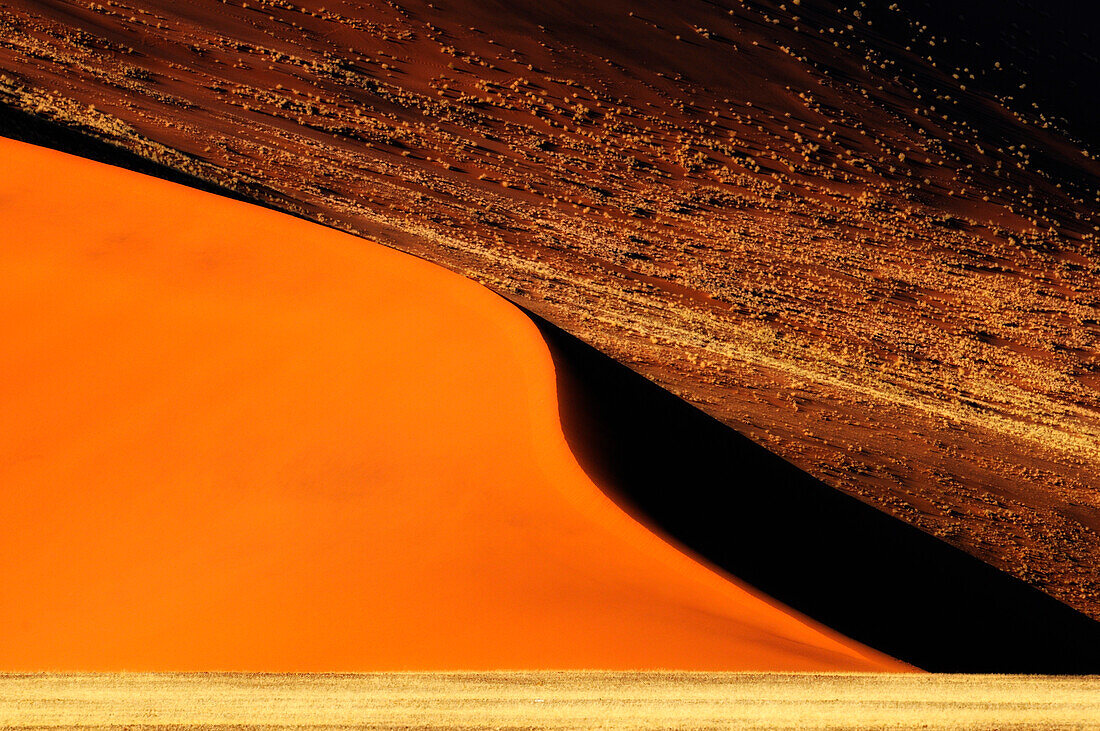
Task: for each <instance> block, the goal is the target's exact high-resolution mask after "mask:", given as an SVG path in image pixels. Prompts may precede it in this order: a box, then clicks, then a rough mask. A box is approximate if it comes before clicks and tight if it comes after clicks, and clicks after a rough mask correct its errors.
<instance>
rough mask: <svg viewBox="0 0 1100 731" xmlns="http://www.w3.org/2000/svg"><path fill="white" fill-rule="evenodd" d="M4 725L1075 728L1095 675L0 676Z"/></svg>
mask: <svg viewBox="0 0 1100 731" xmlns="http://www.w3.org/2000/svg"><path fill="white" fill-rule="evenodd" d="M0 725H3V726H4V727H5V728H67V727H68V728H75V727H80V728H89V727H90V728H96V727H100V728H102V727H113V728H120V727H126V728H141V727H156V728H165V727H170V728H195V729H198V728H242V727H250V728H257V727H258V728H296V729H308V728H326V729H332V728H360V729H410V728H416V729H493V728H495V729H579V728H585V729H589V728H590V729H597V728H598V729H662V730H664V729H679V730H680V731H689V730H690V731H694V730H696V729H729V728H738V729H745V728H752V729H810V728H814V729H818V728H834V729H844V728H858V729H868V728H891V729H899V728H905V729H908V728H920V729H930V728H934V729H1029V730H1030V729H1086V728H1092V729H1095V728H1100V677H1097V676H1078V677H1072V676H1024V675H931V674H900V673H890V674H855V675H851V674H849V675H825V674H761V673H668V672H664V673H607V672H585V673H578V672H561V673H549V672H537V673H484V674H481V673H477V674H475V673H460V674H459V673H455V674H443V673H412V674H406V673H397V674H371V675H296V676H295V675H142V674H128V675H98V676H97V675H76V676H64V675H25V676H3V675H0Z"/></svg>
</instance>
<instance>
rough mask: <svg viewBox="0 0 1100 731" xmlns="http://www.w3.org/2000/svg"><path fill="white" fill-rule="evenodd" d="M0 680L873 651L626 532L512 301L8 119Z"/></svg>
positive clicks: (0, 393) (725, 660)
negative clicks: (26, 673) (33, 132)
mask: <svg viewBox="0 0 1100 731" xmlns="http://www.w3.org/2000/svg"><path fill="white" fill-rule="evenodd" d="M0 214H2V216H3V221H4V227H3V230H4V235H3V242H2V246H0V272H2V275H0V276H2V278H3V279H2V286H0V312H2V313H3V320H2V323H0V585H2V586H3V590H2V599H0V669H2V670H34V669H62V670H76V669H80V670H118V669H127V670H150V669H158V670H200V669H238V670H271V671H297V670H301V671H307V670H309V671H313V670H391V669H451V668H454V669H458V668H469V669H479V668H520V667H523V668H561V667H577V668H586V667H601V668H654V667H668V668H695V669H753V670H881V669H902V668H903V666H901V665H899V664H898V663H895V662H894V661H892V660H890V659H888V658H885V657H883V656H881V655H879V654H877V653H874V652H872V651H869V650H867V649H866V648H862V647H861V646H858V645H856V644H855V643H853V642H851V641H848V640H846V639H845V638H843V637H840V636H838V635H836V634H835V633H832V632H830V631H828V630H826V629H824V628H821V627H818V626H815V625H812V624H811V623H808V622H807V621H805V620H803V619H800V618H798V617H796V616H794V615H792V614H791V613H790V612H789V611H787V610H785V609H782V608H780V607H778V606H777V605H775V604H773V603H771V602H769V601H768V600H766V599H764V598H762V597H760V596H758V595H756V594H754V593H753V592H752V591H751V590H748V589H746V588H743V587H742V586H739V585H738V584H737V583H736V582H735V581H731V580H729V579H728V578H725V577H723V576H720V575H719V574H718V573H715V572H714V571H712V570H710V569H709V568H707V567H705V566H703V565H702V564H700V563H697V562H696V561H695V560H693V559H692V558H690V557H688V556H686V555H684V554H683V553H681V552H679V551H677V550H676V549H674V548H673V547H671V546H670V545H668V544H667V543H665V542H664V541H662V540H661V539H660V538H659V537H657V536H656V535H654V534H653V533H651V532H649V531H648V530H646V529H645V528H644V527H643V526H641V525H640V524H638V523H636V522H635V521H633V520H632V519H630V518H629V517H628V516H626V515H625V514H624V513H623V512H622V511H621V510H619V509H618V508H617V507H616V506H615V505H614V504H613V503H612V502H610V501H609V500H608V499H607V498H606V497H605V496H604V495H603V494H602V493H601V492H600V491H599V490H598V488H597V487H596V486H595V485H594V484H593V483H592V482H591V481H590V480H589V479H588V477H587V476H586V475H585V473H584V472H583V471H582V470H581V469H580V468H579V466H578V465H577V463H576V461H575V460H574V458H573V456H572V455H571V453H570V452H569V449H568V447H567V445H566V443H565V441H564V438H563V436H562V433H561V427H560V423H559V421H558V415H557V403H556V393H555V388H554V371H553V365H552V362H551V359H550V357H549V353H548V351H547V348H546V345H545V343H544V342H543V341H542V340H541V339H540V337H539V334H538V332H537V331H536V329H535V327H534V325H533V324H532V323H531V322H530V321H529V320H528V319H527V318H526V317H525V316H524V315H523V314H522V313H521V312H520V311H518V310H517V309H516V308H514V307H513V306H512V305H510V304H508V303H507V302H506V301H504V300H502V299H500V298H498V297H497V296H496V295H494V294H492V293H491V292H489V291H488V290H486V289H484V288H482V287H480V286H478V285H477V284H475V283H473V282H470V281H468V280H466V279H463V278H461V277H459V276H456V275H454V274H451V273H449V272H446V271H444V270H442V269H440V268H437V267H435V266H432V265H430V264H427V263H425V262H422V261H420V260H417V259H415V258H412V257H410V256H407V255H404V254H400V253H397V252H394V251H391V250H388V249H386V248H383V247H381V246H378V245H375V244H371V243H367V242H364V241H362V240H360V239H357V238H354V237H352V236H348V235H344V234H340V233H337V232H333V231H330V230H327V229H325V228H323V227H321V226H317V225H313V224H310V223H307V222H303V221H300V220H296V219H293V218H291V217H288V216H285V215H281V214H277V213H273V212H270V211H266V210H263V209H260V208H257V207H253V206H248V205H244V204H241V203H237V202H234V201H230V200H226V199H222V198H218V197H216V196H213V195H208V194H205V193H200V192H197V191H194V190H191V189H187V188H184V187H180V186H177V185H173V184H170V183H166V182H163V181H160V180H155V179H152V178H147V177H143V176H140V175H137V174H134V173H131V172H128V171H124V170H119V169H115V168H111V167H107V166H104V165H100V164H97V163H92V162H88V161H86V160H82V159H78V158H74V157H70V156H67V155H63V154H60V153H56V152H53V151H49V150H44V149H40V148H36V147H31V146H28V145H24V144H21V143H16V142H11V141H8V140H3V139H0Z"/></svg>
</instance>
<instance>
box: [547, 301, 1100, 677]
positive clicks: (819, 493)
mask: <svg viewBox="0 0 1100 731" xmlns="http://www.w3.org/2000/svg"><path fill="white" fill-rule="evenodd" d="M535 320H536V322H537V323H538V325H539V328H540V329H541V330H542V332H543V335H544V337H545V338H546V339H547V342H548V343H549V344H550V347H551V352H552V353H553V354H554V358H555V361H556V362H557V364H558V377H559V382H560V393H561V394H562V396H561V399H562V404H563V405H564V406H565V408H563V409H562V423H563V426H564V428H565V433H566V435H567V436H568V437H569V441H570V444H571V445H572V447H573V449H574V453H575V454H576V455H577V457H578V459H579V460H580V462H581V464H582V465H584V467H585V469H586V470H587V471H588V472H589V474H591V475H592V476H593V477H594V479H596V481H597V482H599V483H600V484H601V485H604V486H606V487H608V488H609V489H610V494H611V495H613V496H614V497H615V498H616V499H617V500H618V501H619V502H620V503H621V504H622V505H623V506H624V507H625V508H626V509H627V510H630V511H632V512H635V513H637V514H638V515H639V516H641V517H643V519H644V520H646V521H647V522H652V523H653V524H654V525H655V527H656V528H658V529H660V530H662V531H664V532H665V533H667V534H668V535H671V536H672V537H674V538H675V539H677V540H678V541H680V542H681V543H682V544H683V545H685V546H687V547H688V548H690V549H691V550H693V551H695V552H697V553H698V554H699V555H702V556H704V557H705V558H707V559H709V560H710V561H712V562H713V563H714V564H715V565H717V566H720V567H722V568H724V569H726V570H727V571H730V572H731V573H733V574H735V575H737V576H739V577H741V578H742V579H744V580H746V581H748V582H749V583H751V584H753V585H754V586H756V587H757V588H759V589H761V590H763V591H765V592H767V593H768V594H770V595H771V596H773V597H776V598H778V599H780V600H781V601H783V602H785V603H786V604H788V605H789V606H792V607H794V608H796V609H798V610H799V611H801V612H804V613H806V614H807V615H809V616H811V617H813V618H815V619H817V620H819V621H821V622H824V623H826V624H828V625H829V626H831V627H834V628H836V629H839V630H841V631H842V632H844V633H846V634H847V635H849V636H851V637H854V638H856V639H858V640H860V641H862V642H865V643H867V644H869V645H871V646H873V647H876V648H878V649H880V650H883V651H884V652H888V653H890V654H891V655H893V656H894V657H898V658H901V659H903V660H905V661H907V662H910V663H912V664H914V665H917V666H919V667H922V668H925V669H927V670H934V671H939V672H986V673H1050V674H1092V673H1097V672H1100V624H1098V623H1097V622H1095V621H1094V620H1092V619H1090V618H1089V617H1087V616H1085V615H1083V614H1080V613H1078V612H1076V611H1074V610H1073V609H1070V608H1069V607H1067V606H1066V605H1064V604H1062V603H1061V602H1058V601H1056V600H1054V599H1052V598H1051V597H1049V596H1046V595H1045V594H1043V593H1042V592H1039V591H1038V590H1036V589H1034V588H1033V587H1031V586H1028V585H1027V584H1025V583H1023V582H1021V581H1019V580H1017V579H1015V578H1013V577H1011V576H1009V575H1007V574H1004V573H1001V572H1000V571H997V570H995V569H993V568H992V567H990V566H989V565H987V564H984V563H982V562H981V561H978V560H977V559H975V558H973V557H972V556H969V555H967V554H966V553H963V552H962V551H960V550H958V549H956V548H954V547H952V546H950V545H948V544H946V543H944V542H942V541H940V540H938V539H936V538H934V537H932V536H930V535H928V534H926V533H923V532H921V531H919V530H917V529H915V528H912V527H911V526H908V525H906V524H904V523H902V522H901V521H899V520H897V519H896V518H893V517H890V516H888V515H886V514H885V513H882V512H879V511H878V510H876V509H874V508H872V507H870V506H868V505H866V504H864V503H861V502H860V501H858V500H856V499H854V498H851V497H848V496H846V495H843V494H841V493H840V492H837V491H836V490H833V489H832V488H830V487H828V486H827V485H825V484H823V483H821V482H820V481H819V480H817V479H815V478H814V477H812V476H811V475H809V474H807V473H805V472H803V471H802V470H800V469H798V468H797V467H795V466H794V465H791V464H790V463H788V462H786V461H784V460H783V459H781V458H780V457H778V456H777V455H775V454H773V453H771V452H769V451H768V450H766V449H765V448H763V447H761V446H760V445H758V444H755V443H754V442H752V441H750V440H749V439H747V438H745V437H744V436H742V435H740V434H738V433H737V432H736V431H734V430H732V429H730V428H729V427H727V426H725V425H724V424H722V423H720V422H718V421H716V420H715V419H712V418H711V417H709V416H707V415H706V414H704V413H703V412H701V411H699V410H698V409H696V408H695V407H693V406H691V405H690V404H688V403H686V402H684V401H682V400H681V399H679V398H677V397H675V396H673V395H672V394H670V393H668V392H667V391H665V390H663V389H661V388H658V387H657V386H655V385H653V384H652V383H650V382H649V381H647V380H646V379H644V378H642V377H641V376H639V375H637V374H636V373H633V372H632V371H630V370H629V369H628V368H626V367H625V366H623V365H621V364H619V363H616V362H615V361H613V360H611V359H610V358H608V357H606V356H604V355H602V354H600V353H599V352H597V351H595V350H593V349H592V348H590V347H588V346H587V345H585V344H584V343H583V342H581V341H579V340H577V339H576V338H574V337H573V336H571V335H569V334H568V333H565V332H564V331H562V330H560V329H558V328H556V327H554V326H553V325H551V324H550V323H548V322H546V321H545V320H542V319H541V318H537V317H536V318H535Z"/></svg>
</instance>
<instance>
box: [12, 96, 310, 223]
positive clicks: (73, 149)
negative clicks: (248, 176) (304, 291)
mask: <svg viewBox="0 0 1100 731" xmlns="http://www.w3.org/2000/svg"><path fill="white" fill-rule="evenodd" d="M0 137H8V138H10V139H13V140H18V141H20V142H27V143H30V144H32V145H39V146H40V147H49V148H51V149H54V150H57V151H59V152H67V153H69V154H70V155H76V156H78V157H85V158H87V159H89V160H95V161H96V162H102V163H106V164H108V165H114V166H116V167H120V168H125V169H127V170H133V171H134V172H138V173H142V174H144V175H151V176H153V177H155V178H162V179H163V180H168V181H171V182H173V183H179V184H180V185H186V186H188V187H191V188H197V189H198V190H202V191H205V192H207V193H215V194H217V195H221V196H225V197H226V198H232V199H233V200H238V201H243V202H245V203H252V204H254V205H258V206H263V207H264V208H271V209H272V210H281V209H279V208H277V207H276V206H273V205H271V204H269V203H265V202H263V201H260V200H258V199H257V198H255V197H250V196H248V195H245V194H242V193H238V192H237V191H235V190H231V189H230V188H226V187H224V186H221V185H218V184H217V183H212V182H210V181H208V180H203V179H202V178H198V177H195V176H194V175H190V174H188V173H185V172H181V171H179V170H176V169H175V168H171V167H168V166H167V165H164V164H162V163H159V162H156V161H154V160H150V159H148V158H144V157H141V156H140V155H138V154H136V153H133V152H130V151H129V150H126V149H123V148H121V147H118V146H116V145H112V144H110V143H108V142H104V141H102V140H99V139H96V138H94V137H91V136H90V135H89V134H85V133H83V132H81V131H79V130H77V129H74V128H72V127H66V126H64V125H62V124H58V123H57V122H52V121H50V120H48V119H43V118H41V117H36V116H35V115H33V114H30V113H29V112H25V111H23V110H21V109H16V108H14V107H11V106H8V105H6V104H3V103H0ZM265 192H267V193H268V194H269V195H270V196H273V197H275V198H282V196H280V195H278V194H274V193H272V192H271V191H265ZM291 215H294V214H291Z"/></svg>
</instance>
